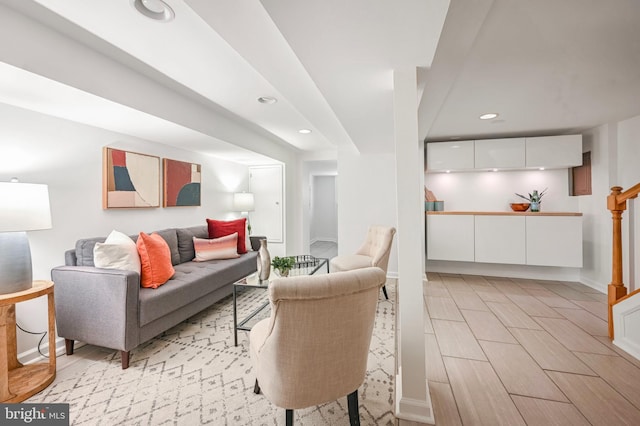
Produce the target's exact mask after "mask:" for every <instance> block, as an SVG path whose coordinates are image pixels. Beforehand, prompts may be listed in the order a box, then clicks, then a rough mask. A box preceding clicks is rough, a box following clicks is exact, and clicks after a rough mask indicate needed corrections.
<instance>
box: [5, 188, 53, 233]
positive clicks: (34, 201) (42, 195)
mask: <svg viewBox="0 0 640 426" xmlns="http://www.w3.org/2000/svg"><path fill="white" fill-rule="evenodd" d="M50 228H51V207H50V206H49V187H48V186H47V185H41V184H36V183H20V182H0V232H15V231H35V230H38V229H50Z"/></svg>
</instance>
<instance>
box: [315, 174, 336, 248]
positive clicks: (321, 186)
mask: <svg viewBox="0 0 640 426" xmlns="http://www.w3.org/2000/svg"><path fill="white" fill-rule="evenodd" d="M312 182H313V186H312V191H313V194H312V203H311V232H310V234H311V243H313V242H314V241H318V240H320V241H333V242H338V212H337V209H336V207H337V206H336V177H335V176H313V180H312Z"/></svg>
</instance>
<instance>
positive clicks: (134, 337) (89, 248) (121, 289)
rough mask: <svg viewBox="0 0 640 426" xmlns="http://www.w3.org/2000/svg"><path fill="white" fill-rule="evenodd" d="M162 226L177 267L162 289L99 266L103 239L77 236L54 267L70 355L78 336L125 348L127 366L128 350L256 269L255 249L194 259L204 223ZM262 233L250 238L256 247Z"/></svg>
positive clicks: (208, 302) (215, 298)
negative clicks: (98, 250) (220, 257)
mask: <svg viewBox="0 0 640 426" xmlns="http://www.w3.org/2000/svg"><path fill="white" fill-rule="evenodd" d="M157 233H158V234H160V235H161V236H162V237H163V238H164V239H165V241H166V242H167V243H168V245H169V248H170V250H171V263H173V265H174V268H175V271H176V272H175V275H174V276H173V277H172V278H171V279H170V280H169V281H168V282H167V283H165V284H164V285H161V286H160V287H158V288H157V289H152V288H143V287H141V286H140V275H139V274H138V273H137V272H134V271H122V270H117V269H102V268H96V267H95V266H94V263H93V247H94V246H95V244H96V243H97V242H104V240H105V238H88V239H82V240H78V241H77V243H76V248H75V249H74V250H68V251H67V252H66V253H65V266H59V267H56V268H53V269H52V270H51V278H52V280H53V282H54V283H55V290H54V298H55V308H56V325H57V329H58V335H59V336H60V337H63V338H64V339H65V344H66V352H67V355H71V354H73V346H74V341H75V340H78V341H81V342H85V343H89V344H93V345H97V346H104V347H107V348H111V349H116V350H119V351H121V356H122V368H123V369H125V368H128V367H129V353H130V350H131V349H133V348H135V347H136V346H138V345H139V344H141V343H143V342H145V341H147V340H149V339H151V338H153V337H155V336H157V335H158V334H160V333H162V332H164V331H165V330H168V329H169V328H171V327H173V326H175V325H176V324H178V323H180V322H182V321H184V320H186V319H187V318H189V317H191V316H193V315H195V314H197V313H198V312H200V311H202V310H203V309H205V308H207V307H209V306H211V305H212V304H213V303H215V302H217V301H219V300H220V299H222V298H224V297H226V296H228V295H230V294H231V293H232V291H233V283H234V282H235V281H237V280H239V279H241V278H243V277H245V276H247V275H249V274H250V273H252V272H254V271H256V269H257V268H256V257H257V252H256V251H249V252H247V253H246V254H243V255H241V256H240V257H239V258H237V259H226V260H211V261H207V262H194V261H192V259H193V258H194V257H195V252H194V248H193V237H194V236H195V237H198V238H208V230H207V226H206V225H203V226H194V227H190V228H172V229H165V230H162V231H157ZM260 238H264V237H251V246H252V247H253V248H254V250H257V248H259V245H260V244H259V239H260ZM134 239H135V237H134Z"/></svg>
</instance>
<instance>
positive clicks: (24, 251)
mask: <svg viewBox="0 0 640 426" xmlns="http://www.w3.org/2000/svg"><path fill="white" fill-rule="evenodd" d="M32 285H33V272H32V269H31V249H30V248H29V239H28V238H27V233H26V232H0V294H8V293H16V292H18V291H24V290H28V289H30V288H31V287H32Z"/></svg>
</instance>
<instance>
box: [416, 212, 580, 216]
mask: <svg viewBox="0 0 640 426" xmlns="http://www.w3.org/2000/svg"><path fill="white" fill-rule="evenodd" d="M425 213H426V214H427V215H429V216H430V215H473V216H582V213H578V212H508V211H504V212H472V211H441V212H433V211H430V212H425Z"/></svg>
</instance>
